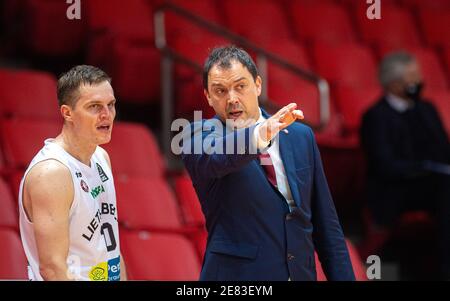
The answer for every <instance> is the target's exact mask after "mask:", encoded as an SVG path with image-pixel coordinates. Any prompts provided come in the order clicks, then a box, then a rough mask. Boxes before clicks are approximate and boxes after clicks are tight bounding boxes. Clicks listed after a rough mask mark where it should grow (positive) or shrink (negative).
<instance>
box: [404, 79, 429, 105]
mask: <svg viewBox="0 0 450 301" xmlns="http://www.w3.org/2000/svg"><path fill="white" fill-rule="evenodd" d="M423 86H424V84H423V82H419V83H415V84H410V85H407V86H406V87H405V91H404V93H405V96H406V97H408V98H410V99H412V100H414V101H418V100H419V99H420V96H421V95H422V90H423Z"/></svg>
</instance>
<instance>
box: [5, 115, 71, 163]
mask: <svg viewBox="0 0 450 301" xmlns="http://www.w3.org/2000/svg"><path fill="white" fill-rule="evenodd" d="M61 126H62V125H61V123H60V122H57V121H50V120H33V119H11V120H2V121H1V126H0V132H1V139H2V142H3V151H4V155H5V161H6V164H7V165H8V166H9V167H10V168H13V169H24V168H26V167H27V166H28V164H29V163H30V161H31V159H33V157H34V155H36V153H37V152H38V151H39V150H40V149H41V148H42V147H43V146H44V140H45V139H46V138H55V137H56V136H57V135H58V134H59V132H60V130H61Z"/></svg>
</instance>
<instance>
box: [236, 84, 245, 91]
mask: <svg viewBox="0 0 450 301" xmlns="http://www.w3.org/2000/svg"><path fill="white" fill-rule="evenodd" d="M237 87H238V90H242V89H244V88H245V84H239V85H238V86H237Z"/></svg>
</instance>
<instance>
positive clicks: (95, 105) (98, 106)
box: [89, 103, 100, 109]
mask: <svg viewBox="0 0 450 301" xmlns="http://www.w3.org/2000/svg"><path fill="white" fill-rule="evenodd" d="M89 107H91V108H93V109H98V108H100V105H99V104H96V103H94V104H91V105H90V106H89Z"/></svg>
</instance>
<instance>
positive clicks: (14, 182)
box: [8, 169, 25, 211]
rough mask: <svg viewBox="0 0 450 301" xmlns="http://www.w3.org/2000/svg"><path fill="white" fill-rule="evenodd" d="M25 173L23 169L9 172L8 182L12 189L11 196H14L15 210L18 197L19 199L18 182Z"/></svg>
mask: <svg viewBox="0 0 450 301" xmlns="http://www.w3.org/2000/svg"><path fill="white" fill-rule="evenodd" d="M24 174H25V170H24V169H16V170H13V171H12V172H11V174H10V175H9V181H8V184H9V186H10V189H11V191H12V196H13V198H14V204H15V206H16V208H15V209H16V211H17V210H18V205H19V203H18V199H19V190H20V182H21V181H22V177H23V175H24Z"/></svg>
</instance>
